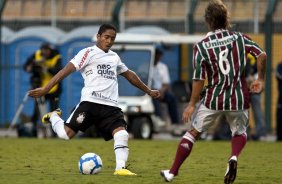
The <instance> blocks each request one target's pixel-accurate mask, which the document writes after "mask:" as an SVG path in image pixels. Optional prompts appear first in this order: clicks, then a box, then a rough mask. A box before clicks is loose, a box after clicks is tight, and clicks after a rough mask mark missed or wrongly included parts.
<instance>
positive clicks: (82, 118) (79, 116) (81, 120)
mask: <svg viewBox="0 0 282 184" xmlns="http://www.w3.org/2000/svg"><path fill="white" fill-rule="evenodd" d="M85 116H86V115H85V112H82V113H80V114H79V115H78V117H77V118H76V122H77V123H82V122H83V121H84V119H85Z"/></svg>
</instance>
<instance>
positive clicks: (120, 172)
mask: <svg viewBox="0 0 282 184" xmlns="http://www.w3.org/2000/svg"><path fill="white" fill-rule="evenodd" d="M114 175H117V176H135V175H137V174H135V173H133V172H131V171H130V170H128V169H119V170H116V171H115V172H114Z"/></svg>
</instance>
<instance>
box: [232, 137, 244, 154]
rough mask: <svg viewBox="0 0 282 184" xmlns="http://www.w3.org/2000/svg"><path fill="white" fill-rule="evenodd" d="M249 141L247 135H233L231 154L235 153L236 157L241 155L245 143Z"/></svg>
mask: <svg viewBox="0 0 282 184" xmlns="http://www.w3.org/2000/svg"><path fill="white" fill-rule="evenodd" d="M246 142H247V135H246V134H242V135H235V136H234V137H232V140H231V144H232V152H231V156H230V157H232V156H233V155H235V156H236V157H238V156H239V154H240V152H241V151H242V150H243V148H244V146H245V144H246Z"/></svg>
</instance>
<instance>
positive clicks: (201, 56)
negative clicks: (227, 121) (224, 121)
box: [193, 30, 264, 110]
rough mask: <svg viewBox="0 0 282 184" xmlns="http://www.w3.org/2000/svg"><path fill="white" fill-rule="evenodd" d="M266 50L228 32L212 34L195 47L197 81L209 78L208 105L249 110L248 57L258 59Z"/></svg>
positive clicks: (238, 34)
mask: <svg viewBox="0 0 282 184" xmlns="http://www.w3.org/2000/svg"><path fill="white" fill-rule="evenodd" d="M263 52H264V51H263V50H262V49H261V48H260V47H259V46H258V44H256V43H255V42H254V41H252V40H251V39H250V38H249V37H247V36H246V35H243V34H242V33H239V32H231V31H228V30H216V31H215V32H209V33H208V34H207V36H206V37H205V38H204V39H203V40H202V41H200V42H198V43H197V44H195V45H194V51H193V67H194V74H193V80H205V79H207V81H208V85H207V86H206V89H205V95H204V97H203V103H204V105H205V106H206V107H207V108H209V109H213V110H243V109H248V108H249V91H248V86H247V82H246V79H245V67H246V61H247V58H246V57H247V54H248V53H251V54H252V55H253V56H255V57H256V58H257V57H258V56H259V55H260V54H261V53H263Z"/></svg>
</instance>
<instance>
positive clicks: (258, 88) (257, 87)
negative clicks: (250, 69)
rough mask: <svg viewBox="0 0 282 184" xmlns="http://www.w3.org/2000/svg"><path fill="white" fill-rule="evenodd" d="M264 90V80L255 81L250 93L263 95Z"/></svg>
mask: <svg viewBox="0 0 282 184" xmlns="http://www.w3.org/2000/svg"><path fill="white" fill-rule="evenodd" d="M263 89H264V81H263V80H259V79H257V80H255V81H253V82H252V83H251V85H250V93H261V92H262V91H263Z"/></svg>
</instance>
